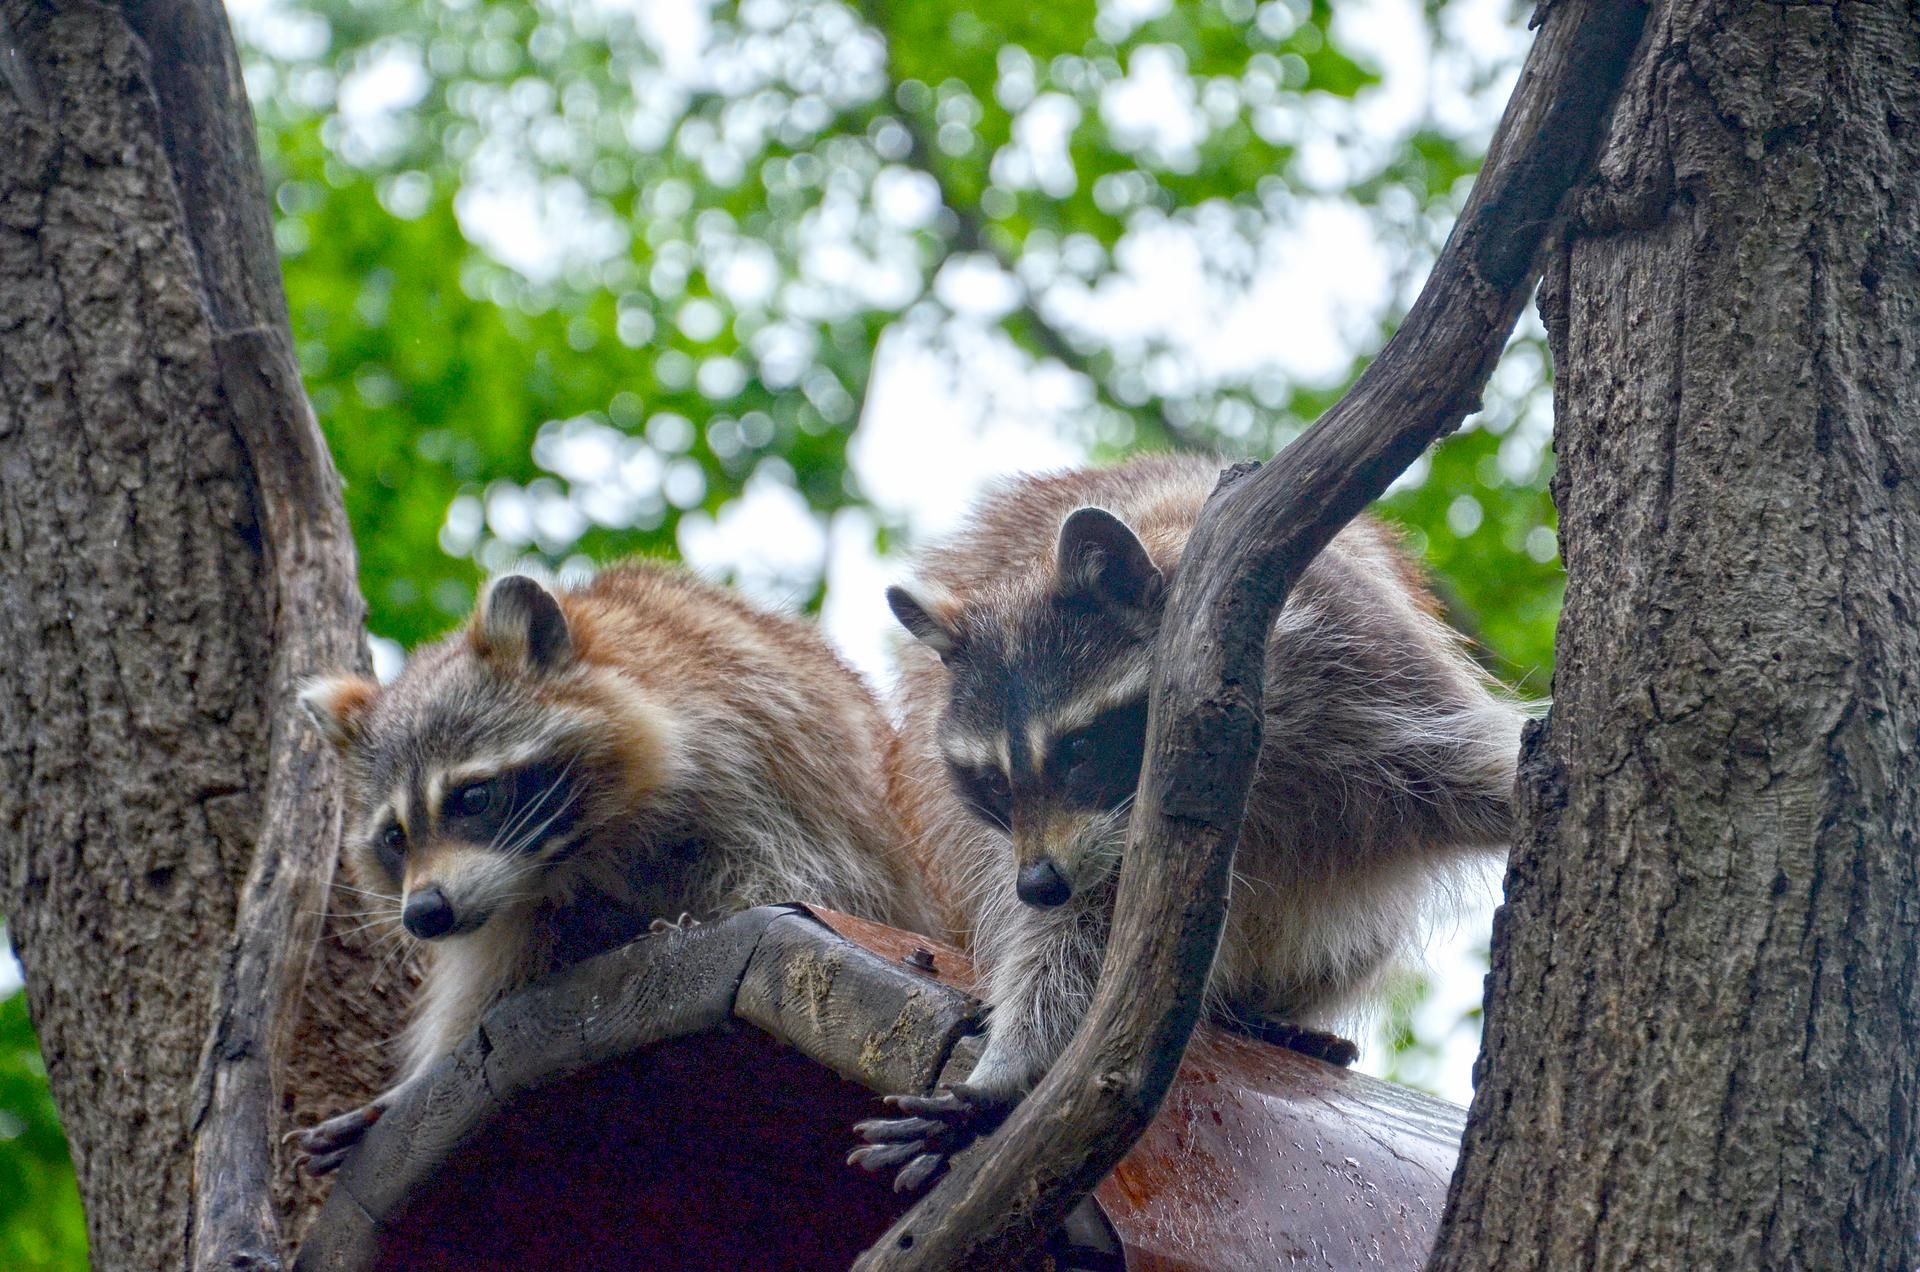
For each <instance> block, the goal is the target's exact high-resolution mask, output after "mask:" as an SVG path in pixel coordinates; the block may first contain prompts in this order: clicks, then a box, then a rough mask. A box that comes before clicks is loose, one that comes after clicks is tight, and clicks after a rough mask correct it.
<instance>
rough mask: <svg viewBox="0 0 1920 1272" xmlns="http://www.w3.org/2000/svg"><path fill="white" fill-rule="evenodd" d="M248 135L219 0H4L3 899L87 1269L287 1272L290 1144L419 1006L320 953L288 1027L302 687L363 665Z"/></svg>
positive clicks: (327, 839)
mask: <svg viewBox="0 0 1920 1272" xmlns="http://www.w3.org/2000/svg"><path fill="white" fill-rule="evenodd" d="M255 144H256V143H255V139H254V131H253V124H252V117H251V114H250V112H249V111H248V109H247V104H246V99H245V96H244V94H243V93H242V91H241V89H240V81H239V74H238V66H237V63H236V61H235V59H234V55H233V50H232V47H231V42H230V39H229V37H228V34H227V30H226V23H225V16H224V14H223V13H222V11H221V10H220V8H219V6H218V4H217V3H208V2H204V0H180V2H178V3H168V2H164V0H154V2H151V3H132V4H129V5H127V6H126V8H125V10H124V11H116V10H113V9H110V8H104V7H100V6H97V5H94V4H89V3H84V2H81V3H72V4H66V5H61V6H58V7H55V6H50V5H47V4H44V3H34V2H33V0H0V558H4V560H5V561H6V563H7V564H6V569H5V571H4V572H3V573H0V648H4V649H5V650H6V655H5V657H4V658H0V909H3V910H4V912H5V914H6V916H7V920H8V930H9V933H10V935H11V937H12V939H13V941H14V943H15V946H16V949H17V950H18V953H19V955H20V959H21V962H22V964H23V966H24V968H25V971H26V977H27V994H28V1002H29V1005H30V1007H31V1010H32V1013H33V1019H34V1023H35V1026H36V1028H37V1029H38V1030H39V1034H40V1040H41V1047H42V1051H43V1053H44V1054H45V1056H46V1060H47V1067H48V1072H49V1078H50V1080H51V1083H52V1087H53V1093H54V1097H55V1099H56V1101H57V1102H58V1104H59V1106H60V1110H61V1114H62V1118H63V1121H64V1123H65V1126H66V1130H67V1135H68V1138H69V1141H70V1143H71V1145H72V1148H73V1158H74V1166H75V1169H76V1172H77V1173H78V1176H79V1184H80V1194H81V1199H82V1201H83V1202H84V1204H85V1206H86V1212H87V1222H88V1235H89V1240H90V1242H91V1243H92V1251H93V1258H94V1262H95V1264H96V1266H100V1267H109V1268H112V1267H127V1268H160V1267H167V1266H177V1265H179V1264H180V1263H181V1262H182V1261H183V1259H185V1260H186V1261H188V1262H190V1263H192V1264H193V1265H195V1266H203V1267H211V1266H232V1267H238V1266H251V1267H262V1266H273V1265H275V1263H276V1262H277V1261H278V1260H279V1258H280V1254H281V1246H282V1232H283V1229H284V1230H286V1231H288V1232H292V1231H295V1230H297V1224H295V1225H294V1227H292V1228H289V1227H288V1225H287V1222H286V1221H288V1220H297V1219H298V1218H299V1217H300V1215H301V1214H303V1213H304V1206H305V1200H304V1199H301V1198H299V1197H297V1196H296V1195H295V1193H294V1191H293V1190H292V1186H291V1185H290V1184H289V1183H288V1179H289V1177H288V1176H287V1175H286V1173H285V1168H284V1163H276V1161H275V1156H274V1154H275V1149H274V1145H275V1144H276V1143H277V1132H278V1131H280V1130H281V1129H283V1128H284V1124H285V1122H286V1120H287V1116H288V1113H289V1111H290V1108H291V1107H292V1106H294V1105H295V1104H299V1105H301V1106H302V1107H306V1106H311V1105H322V1106H328V1105H331V1106H335V1107H339V1106H344V1105H346V1104H348V1103H351V1102H352V1101H353V1100H355V1099H356V1098H359V1097H360V1096H361V1095H363V1094H364V1093H365V1091H367V1090H368V1089H370V1088H371V1087H372V1085H373V1084H374V1083H376V1082H377V1081H379V1079H380V1074H379V1072H378V1068H379V1061H378V1053H377V1049H376V1043H377V1041H378V1040H379V1039H381V1038H383V1037H385V1036H386V1035H387V1034H388V1033H390V1032H391V1030H392V1027H393V1023H394V1020H395V1015H396V1010H397V1003H396V1001H395V999H396V996H393V995H388V994H386V993H384V992H383V991H384V989H385V988H386V984H385V983H379V982H375V981H374V980H372V979H371V978H369V977H367V976H366V974H365V973H364V972H361V973H357V974H352V975H351V976H350V975H349V973H347V972H346V970H345V969H346V967H347V966H348V964H347V963H346V962H344V961H343V960H344V959H345V958H347V956H348V954H347V950H346V947H345V946H343V945H342V944H341V943H340V941H339V940H338V939H337V938H336V939H331V940H329V941H328V942H326V943H324V944H323V945H322V946H321V947H320V950H321V958H320V959H319V960H316V961H315V965H316V967H317V968H319V969H320V970H321V973H322V974H320V975H317V976H316V977H315V993H314V999H313V1004H312V1005H313V1007H314V1010H313V1011H311V1012H310V1013H308V1014H307V1015H306V1016H305V1018H304V1020H305V1023H304V1026H302V1027H303V1029H304V1031H305V1036H303V1037H301V1038H300V1039H299V1040H298V1041H297V1042H296V1041H295V1040H294V1038H293V1031H294V1029H295V1028H296V1026H297V1025H299V1024H300V1022H301V1020H302V1017H301V1014H300V1011H299V1006H300V1002H301V993H300V987H301V984H302V982H303V980H304V979H305V977H306V973H307V970H308V963H309V956H310V954H311V953H312V952H313V950H314V941H315V938H316V937H317V936H318V934H319V932H320V926H321V917H320V916H321V914H322V913H323V912H324V911H325V910H326V908H327V906H326V900H327V895H328V885H329V882H330V880H331V877H332V867H333V861H334V857H335V854H336V852H337V842H338V821H339V811H338V806H337V795H336V793H335V788H336V783H335V780H334V776H333V770H332V759H331V757H330V756H329V755H328V754H327V751H326V748H325V747H324V745H323V744H322V743H321V742H320V741H319V739H318V738H317V736H315V735H314V733H313V732H312V730H311V729H309V728H308V727H307V726H306V725H305V724H304V723H303V722H299V721H298V715H297V712H296V711H295V709H294V704H293V702H292V695H291V689H292V684H293V681H294V680H295V679H296V678H297V677H298V676H300V675H302V674H306V673H311V672H313V671H316V670H319V669H321V668H323V667H325V666H328V665H342V664H346V665H353V664H359V663H363V662H364V653H363V652H362V649H361V636H360V626H359V624H360V616H361V610H360V604H359V600H358V597H357V595H356V594H355V592H354V586H353V554H352V547H351V543H350V541H349V539H348V537H347V533H346V526H345V519H344V515H343V513H342V510H341V505H340V499H339V491H338V481H337V478H336V477H335V476H334V473H333V470H332V466H331V463H330V462H329V461H328V460H327V458H326V452H325V449H324V447H323V446H322V445H321V443H320V439H319V436H318V432H317V430H316V429H315V427H314V424H313V420H312V416H311V414H310V413H309V412H308V410H307V408H306V404H305V401H304V399H303V398H302V396H301V395H300V390H299V381H298V376H297V374H296V373H295V372H294V369H293V360H292V354H291V341H290V339H289V337H288V333H287V322H286V302H285V300H284V298H283V296H282V294H281V289H280V281H279V266H278V261H277V259H276V258H275V255H274V252H273V244H272V236H271V229H270V223H269V220H268V216H267V209H266V203H265V197H264V191H263V189H262V187H261V182H260V173H259V165H258V159H257V156H256V153H255ZM355 908H357V907H355ZM389 979H391V978H389ZM289 1056H291V1057H294V1060H295V1062H297V1063H298V1064H300V1065H301V1066H302V1070H301V1073H300V1074H299V1075H297V1077H298V1080H297V1081H290V1080H289V1073H288V1072H287V1070H286V1066H287V1064H288V1059H287V1058H288V1057H289ZM276 1170H278V1171H279V1172H280V1176H279V1178H280V1184H279V1190H278V1191H279V1201H278V1203H277V1204H276V1202H275V1199H274V1193H273V1190H272V1189H271V1188H270V1181H271V1180H272V1179H273V1176H274V1172H275V1171H276Z"/></svg>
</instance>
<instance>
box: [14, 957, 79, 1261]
mask: <svg viewBox="0 0 1920 1272" xmlns="http://www.w3.org/2000/svg"><path fill="white" fill-rule="evenodd" d="M4 949H5V946H4V945H3V944H0V951H4ZM86 1266H87V1229H86V1222H85V1219H84V1217H83V1216H82V1214H81V1212H80V1194H79V1191H78V1190H77V1189H76V1188H75V1187H74V1182H73V1164H72V1162H70V1161H69V1160H68V1159H67V1142H66V1140H65V1139H64V1138H63V1137H62V1136H61V1134H60V1120H59V1117H58V1116H57V1115H56V1114H55V1112H54V1108H53V1099H52V1097H51V1096H49V1095H48V1094H47V1071H46V1069H45V1068H44V1067H43V1066H42V1065H41V1063H40V1048H39V1046H38V1044H37V1043H36V1042H35V1041H34V1037H33V1026H32V1024H31V1023H30V1022H29V1021H28V1019H27V995H26V992H25V991H24V990H16V991H15V992H14V993H13V994H11V995H9V996H8V997H6V998H0V1267H3V1268H8V1269H10V1270H12V1272H41V1270H42V1269H46V1270H47V1272H53V1270H54V1269H62V1270H65V1269H83V1268H85V1267H86Z"/></svg>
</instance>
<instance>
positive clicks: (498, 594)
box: [473, 574, 573, 671]
mask: <svg viewBox="0 0 1920 1272" xmlns="http://www.w3.org/2000/svg"><path fill="white" fill-rule="evenodd" d="M473 639H474V644H475V645H476V646H477V647H478V649H479V652H480V653H482V654H491V655H494V656H496V657H499V658H504V659H507V660H509V661H513V662H522V663H525V664H526V665H527V667H528V668H530V669H531V670H534V671H558V670H559V669H560V668H562V667H564V666H566V665H567V664H568V663H569V662H571V661H572V660H573V636H572V634H571V633H569V632H568V631H567V616H566V615H565V614H562V613H561V612H560V603H559V602H558V601H556V600H554V599H553V593H551V592H549V591H547V589H546V588H544V587H541V586H540V585H539V584H538V583H535V582H534V581H533V580H532V579H530V578H528V577H527V576H526V575H524V574H509V575H507V576H506V577H505V578H502V579H495V580H494V581H493V583H492V584H491V585H490V586H489V587H488V588H487V591H486V595H484V596H482V597H481V598H480V608H479V610H478V611H477V612H476V613H475V614H474V617H473Z"/></svg>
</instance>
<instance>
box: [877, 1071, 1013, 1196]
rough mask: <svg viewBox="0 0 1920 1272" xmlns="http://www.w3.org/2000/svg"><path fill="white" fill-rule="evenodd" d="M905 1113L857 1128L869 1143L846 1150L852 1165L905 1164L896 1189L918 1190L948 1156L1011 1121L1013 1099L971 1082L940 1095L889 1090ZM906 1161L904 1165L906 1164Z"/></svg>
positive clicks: (893, 1101)
mask: <svg viewBox="0 0 1920 1272" xmlns="http://www.w3.org/2000/svg"><path fill="white" fill-rule="evenodd" d="M886 1102H887V1103H888V1104H890V1105H892V1106H893V1107H894V1108H896V1109H898V1110H900V1112H902V1113H904V1114H906V1115H907V1116H905V1117H877V1118H871V1119H869V1120H868V1121H865V1122H861V1123H859V1124H858V1125H856V1126H855V1127H854V1128H853V1133H854V1134H855V1135H858V1136H859V1137H860V1138H861V1139H863V1140H865V1141H866V1143H865V1144H864V1145H862V1146H861V1147H859V1148H856V1149H854V1150H853V1151H852V1152H851V1153H849V1154H847V1164H848V1165H850V1166H859V1167H861V1168H862V1169H864V1170H868V1171H873V1172H876V1173H877V1172H879V1171H884V1170H891V1169H892V1168H894V1167H895V1166H899V1167H900V1173H899V1174H897V1175H895V1176H894V1177H893V1190H894V1191H895V1192H901V1193H910V1192H917V1191H919V1190H920V1189H921V1188H923V1187H925V1186H926V1185H927V1184H928V1183H929V1182H930V1181H931V1180H933V1179H934V1178H935V1177H936V1176H938V1175H939V1174H940V1172H941V1171H942V1170H944V1169H945V1168H946V1164H947V1160H948V1159H949V1158H951V1157H952V1156H953V1155H954V1154H955V1153H958V1152H959V1151H960V1150H961V1149H964V1148H965V1147H967V1145H969V1144H971V1143H973V1141H974V1140H976V1139H978V1138H979V1137H980V1136H982V1135H985V1134H988V1133H989V1132H991V1131H992V1130H993V1129H994V1128H995V1127H997V1126H999V1125H1000V1123H1002V1122H1004V1121H1005V1120H1006V1117H1007V1114H1008V1113H1009V1112H1011V1111H1012V1110H1013V1106H1014V1101H1013V1100H1009V1099H1006V1098H1004V1097H1001V1096H995V1095H990V1094H988V1093H987V1092H985V1091H981V1090H979V1089H977V1088H975V1087H970V1086H964V1085H962V1086H952V1087H945V1088H943V1089H942V1090H941V1091H940V1092H939V1093H938V1094H936V1095H890V1096H888V1097H887V1101H886ZM903 1163H904V1165H903Z"/></svg>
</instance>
